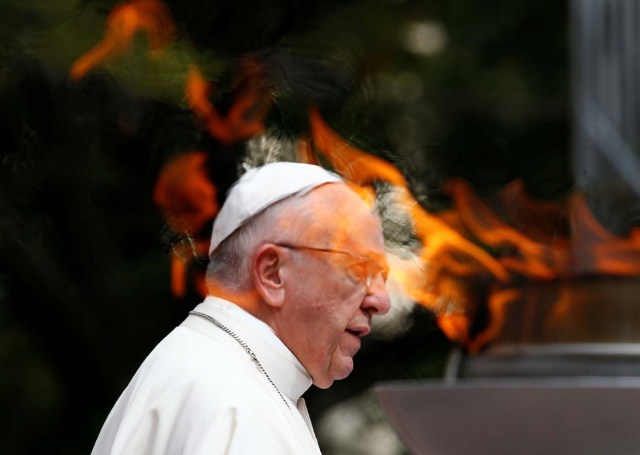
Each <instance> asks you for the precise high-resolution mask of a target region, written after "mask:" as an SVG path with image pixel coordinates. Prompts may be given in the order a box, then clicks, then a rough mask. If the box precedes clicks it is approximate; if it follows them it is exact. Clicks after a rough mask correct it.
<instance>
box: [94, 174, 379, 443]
mask: <svg viewBox="0 0 640 455" xmlns="http://www.w3.org/2000/svg"><path fill="white" fill-rule="evenodd" d="M209 253H210V264H209V267H208V269H207V285H208V289H209V296H207V297H206V299H205V300H204V302H202V303H201V304H199V305H198V306H197V307H196V308H195V309H194V311H192V312H191V313H190V315H189V316H188V317H187V319H186V320H185V321H184V322H183V323H182V324H181V325H180V326H179V327H177V328H176V329H174V330H173V331H172V332H171V333H170V334H169V335H168V336H167V337H166V338H165V339H164V340H163V341H162V342H160V343H159V344H158V346H157V347H156V348H155V349H154V350H153V352H152V353H151V354H150V355H149V356H148V357H147V359H146V360H145V361H144V363H143V364H142V365H141V367H140V369H139V370H138V372H137V373H136V375H135V376H134V378H133V379H132V381H131V383H130V384H129V386H128V387H127V388H126V390H125V391H124V393H123V394H122V395H121V397H120V399H119V400H118V402H117V403H116V405H115V407H114V408H113V410H112V411H111V413H110V414H109V417H108V418H107V421H106V422H105V424H104V426H103V428H102V431H101V433H100V435H99V437H98V440H97V442H96V444H95V447H94V450H93V454H95V455H98V454H100V455H102V454H112V455H115V454H132V455H133V454H136V455H142V454H203V455H204V454H208V455H213V454H251V455H253V454H273V455H283V454H291V455H300V454H318V453H320V450H319V448H318V443H317V441H316V438H315V435H314V433H313V428H312V426H311V422H310V420H309V416H308V413H307V410H306V407H305V403H304V399H302V398H301V396H302V394H303V393H304V392H305V391H306V390H307V389H308V388H309V387H310V386H311V384H312V383H313V384H315V385H316V386H317V387H320V388H327V387H329V386H331V384H332V383H333V382H334V381H335V380H337V379H343V378H346V377H347V376H348V375H349V374H350V373H351V371H352V369H353V356H354V355H355V354H356V352H357V351H358V350H359V348H360V342H361V341H360V339H361V338H362V337H363V336H364V335H366V334H367V333H369V331H370V330H371V318H372V316H373V315H381V314H384V313H386V312H387V311H388V310H389V297H388V295H387V293H386V289H385V279H386V271H387V265H386V261H385V254H384V244H383V237H382V230H381V226H380V221H379V220H378V219H377V217H376V216H375V215H374V214H372V213H371V211H370V210H369V207H368V206H367V205H366V204H365V203H364V202H363V201H362V200H361V199H360V198H359V197H358V196H357V195H356V194H355V193H354V192H352V191H351V190H350V189H349V188H348V186H347V185H345V184H344V182H342V181H341V180H340V178H339V177H337V176H336V175H335V174H332V173H330V172H327V171H326V170H324V169H322V168H320V167H318V166H313V165H308V164H301V163H284V162H281V163H271V164H267V165H265V166H263V167H261V168H256V169H252V170H250V171H248V172H247V173H245V174H244V175H243V176H242V177H241V178H240V180H239V181H238V182H237V183H236V184H235V185H234V186H233V187H232V189H231V190H230V192H229V195H228V197H227V200H226V201H225V204H224V205H223V207H222V209H221V211H220V213H219V214H218V216H217V218H216V221H215V224H214V228H213V233H212V237H211V247H210V251H209Z"/></svg>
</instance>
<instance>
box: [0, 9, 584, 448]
mask: <svg viewBox="0 0 640 455" xmlns="http://www.w3.org/2000/svg"><path fill="white" fill-rule="evenodd" d="M115 4H116V2H113V1H106V0H104V1H98V0H93V1H92V0H87V1H83V2H80V1H78V2H76V1H72V0H51V1H40V2H39V1H31V2H24V1H18V0H4V1H3V2H2V3H0V403H2V404H1V405H0V409H1V411H0V447H2V452H3V453H5V454H8V455H10V454H23V453H44V452H46V453H60V454H76V453H78V454H81V453H88V452H89V451H90V449H91V447H92V445H93V442H94V441H95V438H96V436H97V433H98V431H99V429H100V427H101V425H102V423H103V421H104V419H105V418H106V415H107V413H108V411H109V410H110V408H111V406H112V405H113V403H114V402H115V400H116V399H117V397H118V396H119V394H120V393H121V391H122V390H123V388H124V387H125V386H126V384H127V382H128V381H129V379H130V378H131V376H132V374H133V373H134V371H135V370H136V368H137V367H138V365H139V363H140V362H141V361H142V360H143V359H144V357H145V356H146V355H147V353H148V352H149V351H150V349H151V348H152V347H153V346H154V345H155V344H156V343H157V342H158V341H159V340H160V339H161V338H162V337H163V336H164V335H165V334H166V333H168V332H169V331H170V330H171V329H172V328H173V327H174V326H175V325H176V324H179V323H180V321H181V320H182V319H183V318H184V317H185V314H186V312H187V311H188V310H190V309H191V308H192V307H193V306H195V304H197V303H198V301H199V300H200V296H199V295H198V294H197V292H196V291H195V289H193V288H192V287H190V288H189V289H188V290H187V293H186V295H185V296H183V297H181V298H176V297H174V296H172V293H171V290H170V283H169V252H170V249H171V248H172V245H173V244H174V243H175V242H176V241H177V240H176V235H175V233H173V232H172V230H171V229H170V227H169V226H168V225H167V221H166V220H165V219H164V217H163V215H162V213H161V212H160V210H159V209H158V207H157V206H155V205H154V203H153V200H152V193H153V188H154V185H155V182H156V179H157V177H158V173H159V171H160V169H161V167H162V165H163V164H164V163H165V162H166V161H167V160H168V159H169V158H171V157H172V156H175V155H177V154H180V153H182V152H184V151H188V150H194V149H198V150H203V151H205V152H206V153H207V154H208V155H209V169H208V170H209V173H210V176H211V179H212V180H213V181H214V182H215V183H216V185H217V187H218V198H219V200H220V202H222V201H223V199H224V192H225V190H226V188H228V186H229V185H230V184H231V183H232V182H233V181H234V180H235V178H236V177H237V173H238V167H237V166H238V163H240V162H241V161H242V158H243V156H244V144H242V143H238V144H234V145H231V146H229V145H223V144H220V143H218V142H216V140H215V139H212V138H211V137H210V136H209V135H208V134H207V133H206V132H205V131H204V130H202V129H201V128H200V126H199V125H198V124H197V122H196V121H195V120H194V117H193V115H192V114H191V113H190V111H189V110H188V109H187V107H186V105H185V103H184V101H183V99H182V92H181V83H182V82H183V78H184V72H185V69H186V63H185V62H187V61H188V60H189V59H192V60H196V61H198V62H200V63H201V64H202V65H203V67H204V68H206V69H207V71H208V74H211V75H213V76H215V77H216V78H217V80H218V81H219V84H220V87H221V90H220V92H219V93H220V94H219V96H218V97H217V98H216V102H218V103H219V105H220V106H221V107H222V108H224V104H225V93H227V94H228V93H229V92H230V91H231V88H232V87H231V85H230V83H229V84H227V85H225V84H226V83H227V82H228V81H229V80H230V79H229V78H228V73H229V71H231V70H232V69H233V68H234V65H235V64H236V62H237V61H238V59H239V58H241V57H243V56H247V55H252V56H257V57H259V58H260V59H261V61H263V62H265V65H266V68H268V75H269V78H270V81H271V82H272V83H273V86H274V87H276V88H277V90H278V97H277V98H276V102H275V105H274V106H273V108H272V109H271V111H270V113H269V116H268V118H267V126H268V127H269V128H270V130H271V131H272V132H276V134H280V135H282V136H283V137H294V136H296V135H297V134H300V133H304V132H305V131H306V128H307V123H306V108H307V106H308V105H309V104H310V103H313V104H315V105H317V106H319V107H320V109H321V111H322V113H323V115H324V117H325V118H326V119H327V121H329V123H331V125H332V126H333V127H334V128H336V129H337V130H338V131H340V132H341V133H342V134H343V135H344V136H345V137H347V138H349V139H350V140H352V141H353V142H354V143H356V144H358V145H360V146H361V147H363V148H364V149H366V150H368V151H369V152H371V153H373V154H376V155H378V156H382V157H384V158H386V159H388V160H389V161H391V162H392V163H394V164H395V165H396V166H398V168H399V169H400V170H401V171H402V172H403V173H404V174H405V175H406V176H407V178H408V179H409V181H410V182H411V184H412V186H413V189H414V191H415V192H416V194H417V195H418V196H419V197H420V200H421V201H422V202H423V204H424V205H425V206H426V207H427V208H428V209H433V210H435V209H437V207H438V204H439V203H440V202H441V200H442V195H441V192H440V186H441V185H442V183H443V182H445V181H447V180H448V179H450V178H451V177H463V178H466V179H467V180H469V181H470V182H471V183H472V184H473V185H474V187H475V188H476V189H477V190H478V191H479V192H483V191H485V192H486V191H490V190H491V189H493V188H499V187H501V186H502V185H504V184H506V183H508V182H510V181H512V180H514V179H516V178H520V179H523V181H524V183H525V187H526V189H527V190H528V192H529V193H530V194H531V195H532V196H534V197H536V198H542V199H557V198H562V197H564V196H565V195H566V193H567V192H568V190H569V189H570V188H571V185H572V179H571V169H570V162H569V160H570V154H569V136H570V135H569V87H568V78H569V75H568V68H569V55H568V48H569V30H568V17H567V14H568V12H567V5H566V4H565V2H558V1H555V0H535V1H533V0H499V1H494V2H485V1H478V0H431V1H428V0H420V1H411V0H406V1H402V0H386V1H385V0H378V1H341V2H338V1H311V2H310V1H305V2H297V1H293V0H291V1H281V2H276V1H257V2H248V1H234V2H210V1H204V0H183V1H180V0H172V1H168V2H167V5H168V6H169V7H170V9H171V11H172V14H173V16H174V19H175V21H176V26H177V42H178V43H180V45H179V46H176V47H175V48H173V49H172V51H171V54H170V58H168V60H167V61H166V62H164V63H158V64H153V65H151V64H148V63H145V61H144V58H143V57H140V55H143V52H142V51H141V49H142V50H144V46H145V43H144V41H143V40H141V41H139V42H136V46H135V48H134V49H133V50H132V52H131V54H130V55H128V56H124V57H123V58H122V59H121V60H120V61H119V62H115V63H113V64H110V65H108V66H106V67H101V68H98V69H96V70H95V71H93V72H91V73H90V74H89V75H87V76H86V77H85V78H84V79H82V80H80V81H72V80H70V79H69V77H68V70H69V67H70V65H71V63H72V62H73V61H74V60H75V59H76V58H77V57H79V56H80V55H81V54H82V53H84V52H86V51H87V50H88V49H90V48H91V47H92V46H93V45H95V44H96V43H97V42H98V41H99V40H100V39H101V37H102V34H103V32H104V22H105V19H106V16H107V14H108V12H109V11H110V10H111V9H112V8H113V6H114V5H115ZM412 24H413V25H412ZM415 24H423V25H424V24H427V30H431V32H433V31H434V30H435V31H436V37H435V38H433V37H432V39H431V41H430V42H432V43H433V40H434V39H435V40H436V42H437V41H438V40H440V42H441V45H440V47H439V48H438V47H437V46H436V47H435V50H434V49H431V50H429V49H426V50H425V49H422V50H419V49H418V50H416V49H415V48H412V47H411V45H410V44H407V40H406V39H405V38H404V37H406V35H407V33H409V32H408V30H410V29H411V28H410V27H412V26H414V25H415ZM429 27H431V28H429ZM434 27H435V28H434ZM414 29H415V27H414ZM418 29H420V27H418ZM411 30H413V29H411ZM422 30H423V31H424V27H423V28H422ZM438 33H439V35H438ZM195 266H196V267H197V266H201V264H198V263H196V265H195ZM409 321H410V322H411V324H410V325H408V326H407V328H406V330H404V331H401V332H399V333H397V334H396V335H395V336H393V337H377V338H376V337H375V336H372V337H371V339H370V340H369V341H368V342H367V343H365V346H364V348H363V350H362V351H361V353H360V354H359V355H358V357H357V359H356V363H357V368H356V371H355V372H354V374H353V375H352V376H351V377H350V378H349V379H348V380H346V381H341V382H339V383H337V384H336V385H335V386H334V387H333V388H331V389H330V390H327V391H318V390H315V389H312V390H311V391H310V392H309V393H308V403H309V407H310V410H311V412H312V414H313V417H320V416H321V415H322V414H323V412H324V411H326V410H327V409H329V408H330V407H331V406H332V405H334V404H336V403H339V402H341V401H343V400H346V399H348V398H350V397H354V396H357V395H358V394H360V393H362V392H363V391H365V390H367V389H369V388H370V387H371V386H372V384H374V383H375V382H378V381H382V380H394V379H424V378H438V377H440V376H441V375H442V369H443V365H444V362H445V359H446V356H447V353H448V351H449V349H450V348H451V344H450V343H449V342H448V341H447V340H446V339H445V337H444V335H443V334H442V333H441V332H440V331H439V330H438V328H437V326H436V325H435V323H434V318H433V316H432V315H431V314H430V313H429V312H428V311H427V310H425V309H422V308H419V307H416V308H415V310H414V312H413V314H412V315H411V317H410V319H409Z"/></svg>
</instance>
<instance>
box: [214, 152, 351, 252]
mask: <svg viewBox="0 0 640 455" xmlns="http://www.w3.org/2000/svg"><path fill="white" fill-rule="evenodd" d="M335 182H343V180H342V179H341V178H340V177H339V176H338V175H336V174H334V173H333V172H329V171H327V170H326V169H323V168H322V167H320V166H315V165H313V164H305V163H293V162H283V161H282V162H274V163H269V164H265V165H264V166H261V167H257V168H253V169H250V170H248V171H247V172H245V173H244V174H243V175H242V177H240V179H239V180H238V181H237V182H236V183H235V184H234V185H233V186H232V187H231V189H230V190H229V193H228V195H227V198H226V200H225V202H224V204H223V205H222V208H221V209H220V212H219V213H218V216H217V217H216V219H215V221H214V223H213V232H212V233H211V245H210V246H209V256H211V253H213V251H214V250H215V249H216V248H217V247H218V245H220V244H221V243H222V241H223V240H224V239H226V238H227V237H229V236H230V235H231V234H232V233H233V232H234V231H235V230H236V229H238V228H239V227H240V226H242V225H243V224H245V223H246V222H247V221H249V220H250V219H251V218H252V217H254V216H255V215H257V214H258V213H260V212H261V211H263V210H264V209H266V208H267V207H269V206H270V205H272V204H274V203H276V202H278V201H280V200H282V199H284V198H286V197H288V196H292V195H294V194H297V193H306V192H308V191H310V190H312V189H314V188H315V187H317V186H320V185H323V184H325V183H335Z"/></svg>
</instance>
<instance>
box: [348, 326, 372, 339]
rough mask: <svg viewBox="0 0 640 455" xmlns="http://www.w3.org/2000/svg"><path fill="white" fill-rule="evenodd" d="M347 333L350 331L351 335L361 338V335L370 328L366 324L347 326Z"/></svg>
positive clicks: (365, 333) (366, 332)
mask: <svg viewBox="0 0 640 455" xmlns="http://www.w3.org/2000/svg"><path fill="white" fill-rule="evenodd" d="M346 331H347V333H350V334H351V335H353V336H356V337H358V338H362V337H363V336H365V335H367V334H368V333H369V332H370V331H371V329H370V328H369V327H368V326H362V327H347V330H346Z"/></svg>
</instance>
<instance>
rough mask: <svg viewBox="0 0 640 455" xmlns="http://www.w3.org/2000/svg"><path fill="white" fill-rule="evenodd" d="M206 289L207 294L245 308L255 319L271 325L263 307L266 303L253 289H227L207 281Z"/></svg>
mask: <svg viewBox="0 0 640 455" xmlns="http://www.w3.org/2000/svg"><path fill="white" fill-rule="evenodd" d="M208 290H209V295H211V296H214V297H219V298H221V299H224V300H227V301H229V302H232V303H234V304H236V305H238V306H239V307H240V308H242V309H243V310H245V311H246V312H247V313H249V314H251V315H253V316H254V317H256V318H257V319H260V320H261V321H263V322H265V323H266V324H267V325H269V326H272V324H271V318H270V316H269V314H268V311H267V309H266V308H265V307H266V305H265V304H264V303H263V302H262V300H261V299H260V296H259V294H258V293H257V292H256V291H255V289H250V290H246V291H238V290H233V289H229V288H227V287H225V286H223V285H220V284H217V283H215V284H212V283H209V285H208ZM272 328H273V327H272Z"/></svg>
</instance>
